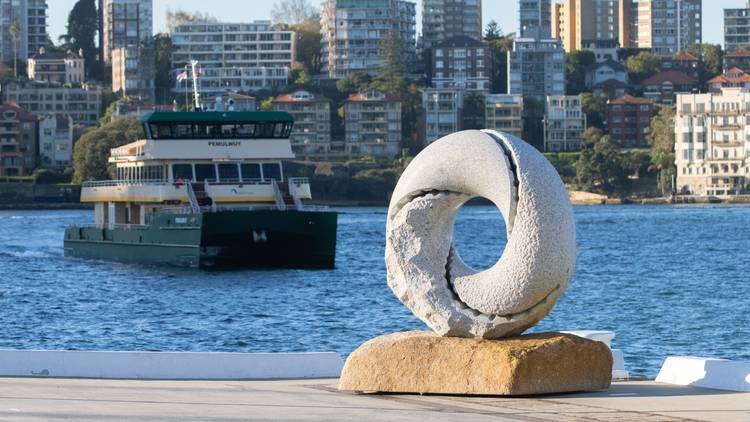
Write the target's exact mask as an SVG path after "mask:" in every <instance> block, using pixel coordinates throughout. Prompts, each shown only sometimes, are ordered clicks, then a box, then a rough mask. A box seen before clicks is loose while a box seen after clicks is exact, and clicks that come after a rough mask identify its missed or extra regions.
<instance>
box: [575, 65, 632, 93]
mask: <svg viewBox="0 0 750 422" xmlns="http://www.w3.org/2000/svg"><path fill="white" fill-rule="evenodd" d="M610 80H615V81H619V82H622V83H624V84H627V83H628V69H627V68H625V65H623V64H622V63H620V62H618V61H615V60H605V61H603V62H599V63H594V64H592V65H591V66H589V67H588V68H586V75H585V84H586V88H588V89H591V88H592V87H594V86H596V85H599V84H601V83H604V82H607V81H610Z"/></svg>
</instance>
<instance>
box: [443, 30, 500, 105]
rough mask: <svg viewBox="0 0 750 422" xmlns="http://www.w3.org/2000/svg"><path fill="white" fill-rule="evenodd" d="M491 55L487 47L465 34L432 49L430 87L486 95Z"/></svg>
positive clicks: (490, 69) (488, 86) (490, 73)
mask: <svg viewBox="0 0 750 422" xmlns="http://www.w3.org/2000/svg"><path fill="white" fill-rule="evenodd" d="M491 75H492V56H491V55H490V49H489V47H488V46H487V45H486V44H485V43H483V42H481V41H477V40H475V39H474V38H470V37H467V36H464V35H461V36H456V37H453V38H449V39H447V40H445V41H443V42H441V43H440V44H437V45H436V46H435V47H434V48H433V50H432V86H433V87H435V88H451V89H463V90H466V91H475V92H481V93H485V94H486V93H489V91H490V76H491Z"/></svg>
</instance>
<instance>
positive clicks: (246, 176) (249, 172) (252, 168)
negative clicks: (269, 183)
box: [241, 163, 261, 182]
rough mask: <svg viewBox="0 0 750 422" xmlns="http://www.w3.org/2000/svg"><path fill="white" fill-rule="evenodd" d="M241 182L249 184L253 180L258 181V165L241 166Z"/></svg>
mask: <svg viewBox="0 0 750 422" xmlns="http://www.w3.org/2000/svg"><path fill="white" fill-rule="evenodd" d="M241 167H242V180H243V181H245V182H250V181H253V180H260V179H261V177H260V164H257V163H252V164H243V165H242V166H241Z"/></svg>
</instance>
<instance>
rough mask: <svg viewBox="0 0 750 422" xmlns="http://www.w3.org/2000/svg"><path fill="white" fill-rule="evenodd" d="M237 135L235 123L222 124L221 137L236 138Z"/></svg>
mask: <svg viewBox="0 0 750 422" xmlns="http://www.w3.org/2000/svg"><path fill="white" fill-rule="evenodd" d="M236 135H237V126H235V125H221V137H222V138H234V137H236Z"/></svg>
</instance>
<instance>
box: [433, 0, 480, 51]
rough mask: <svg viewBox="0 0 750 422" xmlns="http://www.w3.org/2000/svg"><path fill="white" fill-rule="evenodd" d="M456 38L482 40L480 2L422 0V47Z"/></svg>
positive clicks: (478, 0)
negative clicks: (463, 37)
mask: <svg viewBox="0 0 750 422" xmlns="http://www.w3.org/2000/svg"><path fill="white" fill-rule="evenodd" d="M457 36H465V37H471V38H474V39H475V40H481V39H482V0H423V2H422V45H423V47H424V48H425V49H431V48H433V47H434V46H436V45H438V44H440V43H441V42H443V41H445V40H447V39H449V38H453V37H457Z"/></svg>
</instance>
